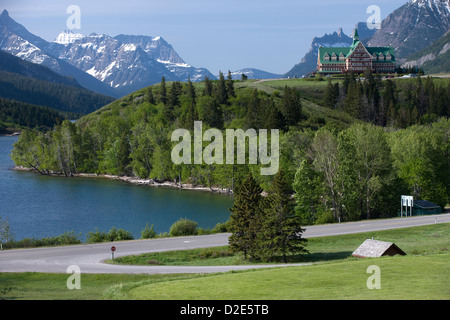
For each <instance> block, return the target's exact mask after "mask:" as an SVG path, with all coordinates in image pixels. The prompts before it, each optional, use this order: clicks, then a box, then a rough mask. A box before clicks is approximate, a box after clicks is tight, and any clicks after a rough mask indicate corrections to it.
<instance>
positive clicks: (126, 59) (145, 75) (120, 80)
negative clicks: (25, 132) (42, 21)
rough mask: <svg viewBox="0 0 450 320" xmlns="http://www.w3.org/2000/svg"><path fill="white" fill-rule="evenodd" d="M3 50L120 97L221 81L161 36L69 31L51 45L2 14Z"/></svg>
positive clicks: (91, 87)
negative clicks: (169, 84) (154, 87)
mask: <svg viewBox="0 0 450 320" xmlns="http://www.w3.org/2000/svg"><path fill="white" fill-rule="evenodd" d="M0 49H1V50H3V51H5V52H8V53H11V54H13V55H15V56H17V57H19V58H21V59H24V60H27V61H30V62H33V63H37V64H41V65H44V66H46V67H48V68H50V69H51V70H53V71H55V72H57V73H59V74H62V75H64V76H68V77H72V78H74V79H76V80H77V82H78V83H79V84H80V85H82V86H83V87H85V88H89V89H90V90H93V91H96V92H99V93H101V94H104V95H108V96H112V97H116V98H117V97H120V96H123V95H125V94H128V93H131V92H133V91H136V90H137V89H140V88H142V87H145V86H148V85H151V84H154V83H157V82H160V81H161V78H162V77H163V76H164V77H165V79H166V80H168V81H175V80H177V81H187V80H188V78H190V79H191V80H192V81H197V80H203V78H204V77H205V76H208V77H209V78H210V79H215V76H214V75H213V74H211V73H210V72H209V71H208V70H207V69H204V68H195V67H193V66H191V65H189V64H188V63H186V62H185V61H184V60H183V59H182V58H181V57H180V56H179V55H178V54H177V53H176V52H175V50H174V49H173V47H172V46H171V45H170V44H169V43H167V42H166V41H165V40H164V39H163V38H161V37H151V36H139V35H123V34H121V35H118V36H115V37H111V36H109V35H104V34H103V35H97V34H91V35H89V36H84V35H81V34H74V33H72V32H70V31H63V32H62V33H61V34H59V35H58V36H57V37H56V39H55V41H53V42H48V41H46V40H44V39H42V38H40V37H38V36H36V35H34V34H32V33H30V32H29V31H28V30H27V29H26V28H25V27H24V26H22V25H20V24H19V23H17V22H16V21H14V20H13V19H12V18H11V17H10V16H9V13H8V11H7V10H3V12H2V14H1V15H0Z"/></svg>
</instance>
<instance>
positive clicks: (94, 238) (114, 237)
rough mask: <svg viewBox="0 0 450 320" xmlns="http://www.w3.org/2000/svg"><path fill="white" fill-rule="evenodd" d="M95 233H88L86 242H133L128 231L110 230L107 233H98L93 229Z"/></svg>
mask: <svg viewBox="0 0 450 320" xmlns="http://www.w3.org/2000/svg"><path fill="white" fill-rule="evenodd" d="M95 230H96V231H95V232H91V231H89V232H88V235H87V237H86V238H87V239H86V240H87V242H90V243H92V242H105V241H121V240H133V235H132V234H131V232H129V231H125V230H123V229H116V228H114V227H113V228H111V230H109V232H108V233H105V232H103V231H98V229H97V228H95Z"/></svg>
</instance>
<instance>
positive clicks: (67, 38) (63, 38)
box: [54, 30, 84, 44]
mask: <svg viewBox="0 0 450 320" xmlns="http://www.w3.org/2000/svg"><path fill="white" fill-rule="evenodd" d="M81 38H84V34H81V33H73V32H72V31H70V30H69V31H64V32H61V33H60V34H59V35H58V36H57V37H56V39H55V41H54V42H56V43H59V44H69V43H73V42H75V41H77V40H78V39H81Z"/></svg>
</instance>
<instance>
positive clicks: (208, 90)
mask: <svg viewBox="0 0 450 320" xmlns="http://www.w3.org/2000/svg"><path fill="white" fill-rule="evenodd" d="M212 93H213V85H212V82H211V80H209V77H208V76H205V88H204V89H203V96H211V95H212Z"/></svg>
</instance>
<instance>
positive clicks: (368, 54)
mask: <svg viewBox="0 0 450 320" xmlns="http://www.w3.org/2000/svg"><path fill="white" fill-rule="evenodd" d="M367 69H370V70H372V71H373V72H377V71H378V72H381V73H389V72H394V71H395V56H394V49H393V48H390V47H365V46H364V44H363V43H362V42H361V41H359V36H358V30H357V29H355V32H354V33H353V44H352V45H351V46H350V47H320V48H319V56H318V58H317V72H318V73H320V74H333V73H345V72H348V71H353V72H363V71H364V70H367Z"/></svg>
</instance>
